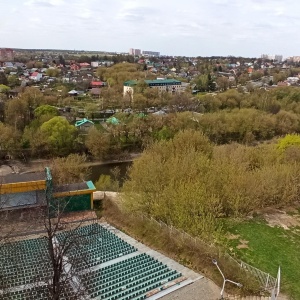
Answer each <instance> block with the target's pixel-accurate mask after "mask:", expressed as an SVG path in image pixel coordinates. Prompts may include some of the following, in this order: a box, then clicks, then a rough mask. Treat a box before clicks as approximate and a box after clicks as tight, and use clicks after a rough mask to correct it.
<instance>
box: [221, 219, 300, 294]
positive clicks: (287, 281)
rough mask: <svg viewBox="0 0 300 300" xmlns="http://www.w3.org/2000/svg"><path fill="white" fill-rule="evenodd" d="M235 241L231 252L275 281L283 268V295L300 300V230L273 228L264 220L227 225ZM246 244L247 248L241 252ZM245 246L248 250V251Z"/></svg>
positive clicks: (229, 241) (231, 243) (232, 243)
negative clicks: (242, 244) (269, 275)
mask: <svg viewBox="0 0 300 300" xmlns="http://www.w3.org/2000/svg"><path fill="white" fill-rule="evenodd" d="M226 228H227V230H228V232H229V233H231V235H232V236H236V237H237V238H235V239H229V240H228V243H229V248H230V249H232V253H235V254H236V255H237V256H238V257H239V258H240V259H242V260H243V261H245V262H247V263H249V264H251V265H252V266H255V267H256V268H259V269H261V270H262V271H265V272H268V273H270V274H271V275H272V276H274V277H276V274H277V270H278V266H280V267H281V276H282V277H281V280H282V284H281V291H282V292H284V293H285V294H287V295H289V296H291V297H292V299H300V228H299V227H294V228H290V229H289V230H285V229H283V228H282V227H270V226H269V225H268V224H267V223H266V222H265V221H264V220H263V219H262V218H254V219H252V220H251V221H244V222H235V223H231V224H230V225H229V224H226ZM241 240H242V243H244V245H247V246H248V248H242V249H238V248H237V246H238V245H240V244H241V242H240V241H241ZM247 246H246V247H247Z"/></svg>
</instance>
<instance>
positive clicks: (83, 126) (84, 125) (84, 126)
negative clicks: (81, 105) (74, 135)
mask: <svg viewBox="0 0 300 300" xmlns="http://www.w3.org/2000/svg"><path fill="white" fill-rule="evenodd" d="M94 125H95V124H94V122H92V121H90V120H88V119H86V118H83V119H81V120H78V121H76V123H75V127H76V128H78V129H79V130H80V131H83V132H87V131H88V130H89V129H90V128H91V127H93V126H94Z"/></svg>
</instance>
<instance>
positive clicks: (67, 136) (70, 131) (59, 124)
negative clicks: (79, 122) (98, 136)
mask: <svg viewBox="0 0 300 300" xmlns="http://www.w3.org/2000/svg"><path fill="white" fill-rule="evenodd" d="M41 131H42V132H43V133H44V134H45V136H46V138H47V142H48V145H49V148H50V150H51V152H52V153H53V154H54V155H66V154H68V153H70V152H71V151H73V149H74V146H75V138H76V135H77V129H76V128H75V126H73V125H70V124H69V122H68V121H67V120H66V119H65V118H63V117H54V118H52V119H50V120H49V121H47V122H45V123H44V124H42V126H41Z"/></svg>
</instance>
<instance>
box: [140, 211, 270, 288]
mask: <svg viewBox="0 0 300 300" xmlns="http://www.w3.org/2000/svg"><path fill="white" fill-rule="evenodd" d="M141 217H142V218H143V219H147V220H148V221H150V222H152V223H154V224H156V225H157V226H160V228H164V229H166V230H168V231H169V233H170V234H174V235H176V237H177V238H182V239H188V240H189V241H192V242H193V243H194V244H195V245H199V244H202V245H206V246H207V247H211V246H212V245H209V244H208V243H206V242H204V241H203V240H201V239H199V238H197V237H193V236H191V235H190V234H188V233H186V232H185V231H183V230H180V229H177V228H175V227H174V226H172V225H167V224H166V223H164V222H162V221H157V220H156V219H154V218H153V217H148V216H145V215H141ZM225 255H226V256H227V257H228V258H230V259H231V260H232V261H233V262H235V263H236V264H237V265H238V266H239V267H240V268H242V269H244V270H246V271H247V272H249V273H251V274H252V275H253V276H254V277H255V278H257V280H258V281H259V283H260V284H261V288H263V289H264V290H267V291H270V290H272V289H273V288H274V287H275V285H276V278H275V277H273V276H271V275H270V274H269V273H266V272H264V271H261V270H259V269H258V268H256V267H253V266H251V265H249V264H247V263H245V262H244V261H242V260H236V259H235V258H233V257H232V256H231V255H230V254H228V253H226V254H225Z"/></svg>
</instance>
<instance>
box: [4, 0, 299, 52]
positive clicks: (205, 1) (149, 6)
mask: <svg viewBox="0 0 300 300" xmlns="http://www.w3.org/2000/svg"><path fill="white" fill-rule="evenodd" d="M0 12H1V17H0V47H11V48H47V49H77V50H103V51H113V52H127V51H128V49H129V48H138V49H142V50H152V51H159V52H160V53H161V54H166V55H185V56H212V55H222V56H227V55H235V56H239V55H240V56H246V57H258V56H260V55H261V54H262V53H266V54H282V55H283V56H284V57H287V56H293V55H300V39H299V28H300V14H299V12H300V1H299V0H181V1H179V0H151V1H149V0H147V1H146V0H107V1H103V0H0Z"/></svg>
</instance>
